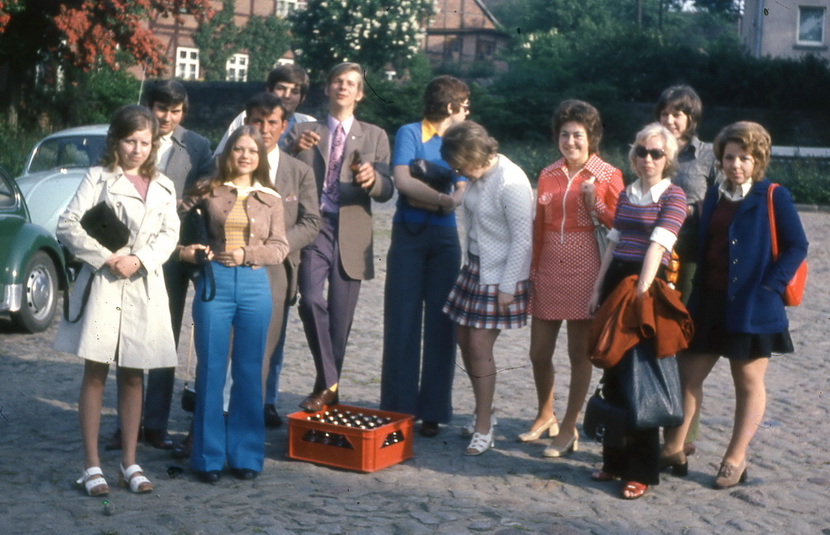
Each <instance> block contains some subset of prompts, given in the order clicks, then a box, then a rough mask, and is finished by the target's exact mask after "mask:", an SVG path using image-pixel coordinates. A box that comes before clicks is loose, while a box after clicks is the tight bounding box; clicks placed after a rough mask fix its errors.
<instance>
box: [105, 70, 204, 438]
mask: <svg viewBox="0 0 830 535" xmlns="http://www.w3.org/2000/svg"><path fill="white" fill-rule="evenodd" d="M146 102H147V107H148V108H149V109H150V111H151V112H153V115H155V117H156V119H157V120H158V123H159V136H160V138H159V143H160V146H159V150H158V169H159V171H161V172H162V173H164V174H165V175H166V176H167V177H169V178H170V180H172V181H173V184H174V185H175V186H176V198H177V199H179V200H181V198H182V194H183V193H184V192H185V191H187V190H188V189H189V188H190V187H191V186H192V185H193V184H195V183H196V181H197V180H198V179H200V178H202V177H204V176H207V175H208V174H210V172H211V171H212V170H213V158H212V157H211V152H210V142H209V141H208V140H207V139H205V138H204V137H202V136H200V135H199V134H197V133H195V132H191V131H190V130H187V129H185V128H184V127H182V126H181V122H182V119H184V115H185V113H187V108H188V104H189V103H188V99H187V91H186V90H185V88H184V86H183V85H182V84H181V83H179V82H177V81H175V80H157V81H155V82H151V83H150V84H149V87H148V89H147V94H146ZM163 269H164V281H165V285H166V286H167V295H168V299H169V305H170V318H171V320H172V322H173V336H174V338H175V340H176V345H178V343H179V331H181V327H182V317H183V315H184V305H185V300H186V298H187V286H188V282H189V280H190V279H189V276H188V271H187V268H186V267H185V266H184V265H183V264H182V263H181V262H179V260H178V259H174V258H171V259H170V260H168V261H167V262H166V263H165V264H164V266H163ZM175 374H176V369H175V368H157V369H153V370H150V371H149V372H147V389H146V391H145V394H144V417H143V424H142V425H143V438H144V442H145V443H147V444H149V445H150V446H153V447H154V448H159V449H164V450H167V449H171V448H172V447H173V441H172V440H171V438H170V435H169V434H168V432H167V421H168V419H169V418H170V404H171V402H172V399H173V386H174V384H175V379H176V375H175ZM120 447H121V429H120V425H119V429H117V430H116V432H115V435H114V436H113V437H112V439H110V441H109V442H108V443H107V445H106V448H107V449H119V448H120Z"/></svg>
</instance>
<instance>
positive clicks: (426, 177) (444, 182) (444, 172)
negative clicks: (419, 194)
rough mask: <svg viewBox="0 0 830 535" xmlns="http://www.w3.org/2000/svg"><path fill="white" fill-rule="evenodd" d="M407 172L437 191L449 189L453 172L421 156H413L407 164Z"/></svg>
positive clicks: (453, 175)
mask: <svg viewBox="0 0 830 535" xmlns="http://www.w3.org/2000/svg"><path fill="white" fill-rule="evenodd" d="M409 174H410V175H412V178H417V179H418V180H420V181H421V182H423V183H424V184H426V185H427V186H429V187H431V188H432V189H434V190H435V191H437V192H439V193H444V192H446V191H449V189H450V185H451V184H452V181H453V179H454V178H455V174H454V173H453V172H452V171H451V170H450V169H447V168H446V167H443V166H440V165H438V164H435V163H432V162H430V161H429V160H424V159H423V158H415V159H414V160H412V162H411V163H410V164H409Z"/></svg>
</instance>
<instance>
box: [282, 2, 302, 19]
mask: <svg viewBox="0 0 830 535" xmlns="http://www.w3.org/2000/svg"><path fill="white" fill-rule="evenodd" d="M305 7H306V4H305V2H304V1H301V0H275V3H274V14H275V15H276V16H278V17H287V16H288V15H290V14H291V13H294V12H295V11H299V10H301V9H305Z"/></svg>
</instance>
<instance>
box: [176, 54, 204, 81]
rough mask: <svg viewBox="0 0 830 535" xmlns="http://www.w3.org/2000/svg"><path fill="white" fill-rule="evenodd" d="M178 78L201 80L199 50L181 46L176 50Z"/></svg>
mask: <svg viewBox="0 0 830 535" xmlns="http://www.w3.org/2000/svg"><path fill="white" fill-rule="evenodd" d="M176 78H180V79H182V80H198V79H199V49H198V48H187V47H184V46H180V47H179V48H177V49H176Z"/></svg>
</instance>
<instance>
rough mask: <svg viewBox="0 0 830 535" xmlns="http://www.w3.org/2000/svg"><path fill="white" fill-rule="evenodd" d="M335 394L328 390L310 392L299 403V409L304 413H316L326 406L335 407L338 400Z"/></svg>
mask: <svg viewBox="0 0 830 535" xmlns="http://www.w3.org/2000/svg"><path fill="white" fill-rule="evenodd" d="M338 397H339V396H338V395H337V392H334V391H332V390H330V389H328V388H326V389H325V390H318V391H316V392H312V393H311V394H309V395H308V397H307V398H305V399H304V400H303V402H302V403H300V408H301V409H303V410H305V411H306V412H317V411H319V410H320V409H322V408H323V407H325V406H326V405H336V404H337V400H338Z"/></svg>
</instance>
